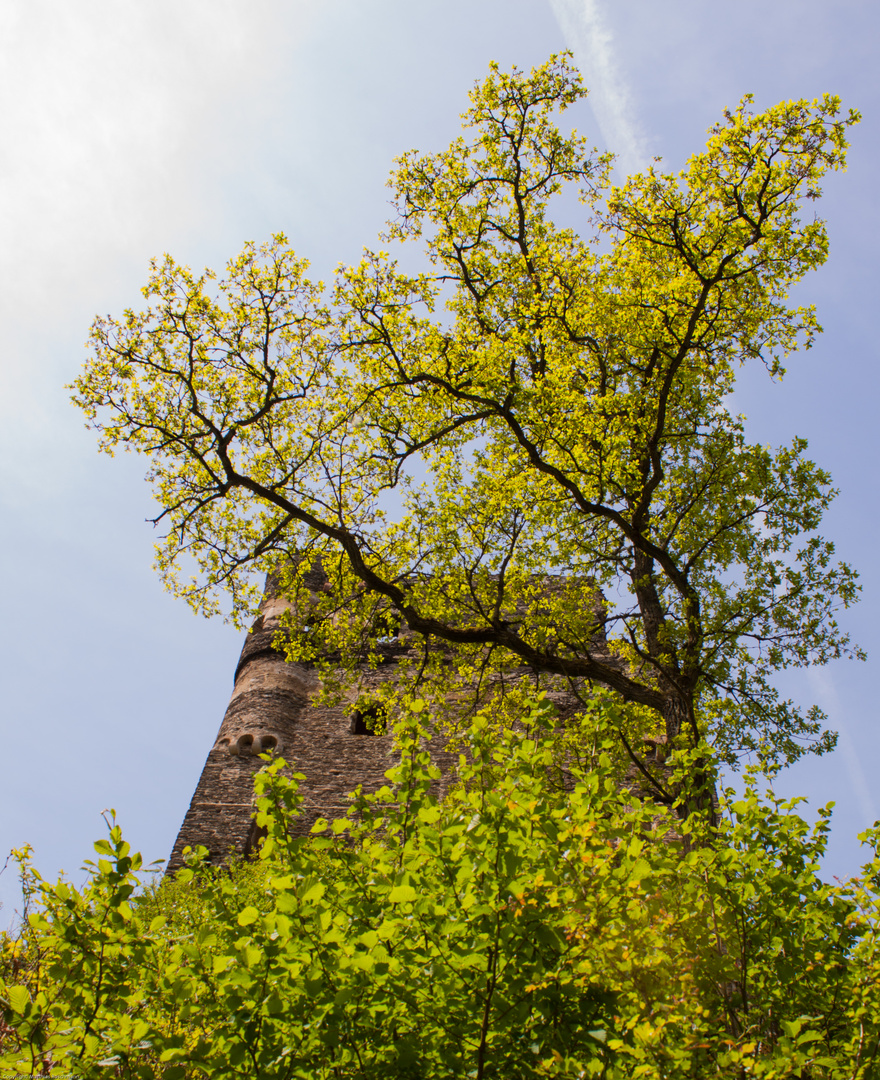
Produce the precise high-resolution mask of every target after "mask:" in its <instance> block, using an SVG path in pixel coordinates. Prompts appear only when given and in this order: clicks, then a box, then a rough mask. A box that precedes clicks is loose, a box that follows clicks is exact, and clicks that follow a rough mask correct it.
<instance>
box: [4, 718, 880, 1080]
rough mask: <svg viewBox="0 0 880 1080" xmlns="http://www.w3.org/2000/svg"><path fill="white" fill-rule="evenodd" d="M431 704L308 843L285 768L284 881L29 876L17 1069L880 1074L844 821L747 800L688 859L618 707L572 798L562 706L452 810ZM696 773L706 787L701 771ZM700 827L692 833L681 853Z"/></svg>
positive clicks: (272, 824) (264, 819) (10, 971)
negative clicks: (846, 871) (372, 782)
mask: <svg viewBox="0 0 880 1080" xmlns="http://www.w3.org/2000/svg"><path fill="white" fill-rule="evenodd" d="M423 715H424V713H423V707H422V705H421V702H416V703H414V704H413V705H412V706H411V708H410V712H409V716H410V718H411V719H410V722H409V723H408V724H404V725H402V727H403V729H404V730H402V732H401V734H400V744H401V755H402V756H401V763H400V765H399V766H397V767H396V768H395V769H393V770H391V772H390V773H389V774H388V779H389V783H388V786H386V787H384V788H383V789H382V790H380V791H379V792H377V793H376V794H373V795H364V794H363V793H359V794H356V796H355V798H354V799H353V802H352V808H351V811H350V813H349V815H348V817H347V818H346V819H344V820H340V821H334V822H332V823H329V822H319V823H318V826H316V831H315V833H314V835H313V836H312V837H311V838H310V839H308V840H307V841H302V840H296V839H292V838H291V837H290V834H289V829H288V825H289V822H290V819H291V815H293V814H295V813H296V811H297V807H298V804H299V796H298V793H297V783H296V778H295V777H293V778H292V777H290V776H289V775H288V773H287V771H286V769H285V766H284V763H283V762H282V761H280V760H276V761H273V762H271V763H269V764H267V767H266V768H265V769H264V770H263V771H262V772H261V773H260V774H259V775H258V777H257V806H258V823H259V824H260V825H261V826H262V827H263V828H264V829H265V832H266V839H265V841H264V842H263V845H262V848H261V851H260V858H259V860H258V861H256V862H253V863H238V864H233V865H230V866H229V867H227V868H226V869H224V870H222V871H217V870H214V869H211V868H209V867H206V866H204V865H201V864H200V862H199V856H198V853H196V854H195V855H194V856H193V859H192V861H191V864H190V866H189V867H188V868H187V869H185V870H183V871H181V872H180V873H179V874H178V875H177V877H176V879H174V880H166V881H163V882H162V883H161V884H160V885H158V886H155V887H152V888H147V889H145V890H144V889H141V890H140V891H138V890H139V881H140V879H139V877H138V871H139V870H140V868H141V864H140V859H139V857H138V856H133V855H131V854H130V852H129V849H128V845H127V844H126V843H125V842H124V840H123V839H122V835H121V832H120V829H119V827H118V826H117V825H116V824H115V822H113V821H111V822H110V829H109V836H108V838H107V839H106V840H102V841H99V843H98V844H96V845H95V847H96V850H97V853H98V858H97V860H96V862H95V863H94V864H91V865H90V878H89V882H88V884H87V886H86V887H85V888H84V889H82V890H77V889H75V888H73V886H71V885H70V884H69V883H67V882H64V881H62V882H58V883H55V884H52V883H49V882H46V881H44V880H43V879H42V878H41V877H40V876H39V875H38V874H37V873H36V871H34V870H33V869H32V868H31V866H30V863H29V861H28V859H27V855H26V853H24V854H22V856H21V857H22V866H23V874H24V882H25V888H26V892H27V895H28V897H29V899H30V902H31V907H32V908H35V910H32V911H31V912H30V914H29V915H28V918H27V920H26V923H25V924H24V925H23V926H22V928H21V931H20V933H19V934H18V936H17V937H14V936H9V937H6V938H5V939H4V941H3V951H2V971H0V976H2V981H0V997H2V1008H3V1014H2V1015H3V1025H4V1026H3V1027H2V1028H0V1065H2V1067H3V1068H6V1069H9V1070H12V1071H13V1072H19V1073H23V1074H25V1075H40V1074H41V1073H48V1074H49V1075H63V1074H65V1073H67V1074H71V1075H74V1076H82V1077H99V1076H101V1077H104V1076H121V1077H164V1078H168V1080H171V1078H176V1077H190V1076H192V1077H195V1076H212V1077H213V1076H229V1077H300V1078H309V1080H314V1078H328V1080H329V1078H331V1077H332V1078H334V1080H335V1078H343V1077H350V1078H367V1077H376V1078H379V1077H381V1078H389V1077H399V1078H405V1077H406V1078H410V1077H411V1078H417V1077H418V1078H435V1077H436V1078H441V1077H444V1078H445V1077H476V1078H480V1080H488V1078H490V1077H495V1078H503V1080H516V1078H519V1077H542V1076H554V1077H607V1078H608V1080H612V1078H621V1077H648V1078H655V1077H656V1078H661V1077H662V1078H664V1080H666V1078H670V1080H672V1078H679V1077H682V1078H683V1077H695V1078H697V1077H699V1078H702V1077H715V1076H719V1077H731V1078H733V1077H737V1078H739V1077H767V1078H770V1077H792V1076H802V1077H817V1078H818V1077H829V1078H835V1080H843V1078H844V1077H846V1078H857V1077H859V1078H869V1077H872V1076H876V1075H877V1074H878V1073H877V1070H878V1067H880V1065H878V1058H877V1054H878V1042H880V1023H878V1017H880V989H878V982H880V980H878V971H880V963H878V954H877V914H878V884H880V860H878V859H877V858H876V856H875V858H874V859H873V861H872V862H870V863H869V864H868V865H867V866H866V868H865V871H864V874H863V875H862V876H861V877H860V878H858V879H856V880H853V881H850V882H847V883H845V884H843V885H834V886H832V885H828V884H825V883H823V882H822V880H821V878H820V876H819V860H820V858H821V855H822V852H823V850H824V846H825V842H826V835H827V817H828V813H829V811H827V810H825V811H822V813H821V817H820V821H819V824H818V826H816V827H815V828H810V827H809V826H808V825H807V824H806V823H805V822H804V821H803V819H802V818H801V817H800V816H798V814H797V813H796V802H797V800H794V801H791V802H781V801H778V800H775V799H774V798H773V797H772V796H769V797H768V796H765V795H763V794H762V785H761V783H760V779H761V778H760V775H759V774H758V773H757V771H755V772H752V773H750V774H749V775H748V776H747V787H746V793H745V795H743V796H742V797H740V798H734V797H733V796H732V795H730V794H729V796H728V800H727V801H726V802H725V804H724V805H723V813H722V816H721V823H720V825H718V826H717V828H716V829H715V830H714V831H712V832H709V831H708V828H707V832H706V834H705V835H700V834H699V831H698V830H699V829H700V828H702V826H699V825H697V824H693V822H696V821H697V817H696V816H693V817H692V819H691V822H692V824H691V826H689V827H690V828H692V830H693V831H692V832H691V834H690V835H688V836H687V837H682V835H681V832H680V830H681V828H682V827H681V825H680V824H679V823H678V822H677V820H676V819H675V816H674V813H672V812H670V811H668V810H665V809H663V808H661V807H658V806H657V805H655V804H653V803H651V802H646V801H643V800H641V799H640V798H639V797H638V796H637V795H636V793H635V792H634V791H632V790H630V789H628V788H627V787H626V785H621V782H620V777H619V774H618V773H617V772H616V771H615V769H614V766H613V757H612V756H610V755H609V754H607V753H606V750H607V749H610V748H612V747H613V746H614V745H615V744H614V741H613V735H612V734H611V730H610V729H611V727H612V726H613V721H614V716H613V706H611V705H610V704H608V703H607V702H605V703H603V702H596V703H594V706H593V709H592V712H591V713H590V714H589V715H588V716H587V717H586V718H585V721H584V723H585V724H586V725H588V726H589V727H590V729H591V730H590V732H589V734H590V736H591V738H592V739H593V745H594V746H595V747H596V748H597V752H596V755H595V759H594V761H593V763H592V767H591V768H590V769H589V770H587V769H584V768H583V767H580V766H576V765H574V764H570V769H569V770H568V772H567V773H566V783H565V784H563V785H560V784H559V783H558V782H557V780H558V776H559V758H558V746H557V744H556V743H555V741H554V733H553V730H552V723H553V722H552V719H551V717H550V713H549V710H548V708H547V707H546V705H545V703H543V702H541V701H538V702H536V703H535V704H534V705H533V707H532V710H531V712H530V713H529V714H528V715H527V716H525V717H524V720H523V723H522V724H521V725H518V726H517V728H518V730H514V731H510V730H507V731H505V732H500V733H499V732H498V730H497V729H496V728H495V727H494V726H493V725H491V724H490V722H489V720H488V719H487V718H485V717H484V718H481V719H479V720H478V721H477V722H476V723H475V724H474V725H473V727H472V729H471V732H470V746H469V749H468V753H467V754H465V755H464V756H463V757H462V759H461V764H460V776H459V780H460V784H459V786H458V788H457V790H456V791H455V792H454V793H453V794H452V795H450V796H449V797H448V798H447V799H446V800H444V801H443V802H438V801H437V800H436V799H435V798H434V797H433V796H432V794H431V783H432V780H433V779H435V777H436V773H435V770H434V768H433V767H432V765H431V763H430V759H429V757H428V755H427V753H426V752H425V751H424V750H423V738H422V736H423V731H422V727H421V723H420V721H421V718H422V717H423ZM687 766H688V763H686V762H685V763H684V766H683V767H685V768H686V767H687ZM677 830H678V831H677ZM865 839H866V840H867V841H869V842H871V843H874V842H875V841H876V839H877V835H876V832H872V833H870V834H868V835H866V837H865Z"/></svg>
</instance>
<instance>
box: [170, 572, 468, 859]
mask: <svg viewBox="0 0 880 1080" xmlns="http://www.w3.org/2000/svg"><path fill="white" fill-rule="evenodd" d="M285 607H286V601H285V600H284V599H283V598H281V597H279V596H278V595H276V593H275V591H274V588H273V585H272V582H271V580H269V581H267V586H266V593H265V597H264V600H263V603H262V605H261V613H260V616H259V618H258V619H257V620H256V622H255V623H254V625H253V627H252V629H251V631H250V633H249V634H248V636H247V638H246V639H245V643H244V648H243V649H242V651H241V657H240V659H239V661H238V666H237V668H236V670H235V685H234V688H233V691H232V697H231V699H230V702H229V707H228V708H227V710H226V714H225V716H224V717H223V722H222V723H221V725H220V730H219V732H218V733H217V738H216V740H215V742H214V745H213V747H212V748H211V751H210V753H209V754H208V759H207V761H206V762H205V767H204V769H203V770H202V775H201V777H200V779H199V782H198V785H197V786H196V790H195V794H194V795H193V797H192V801H191V802H190V806H189V810H188V811H187V814H186V817H185V818H184V820H183V824H182V825H181V828H180V832H179V833H178V836H177V840H176V842H175V844H174V848H173V850H172V852H171V857H170V859H169V860H168V867H167V869H168V871H174V870H176V869H179V867H180V866H181V865H182V863H183V851H184V848H186V847H191V848H193V849H194V848H195V847H196V846H197V845H202V846H204V847H206V848H207V849H208V852H209V861H210V862H212V863H215V864H218V863H220V862H222V861H223V860H224V859H225V858H226V857H228V856H229V855H230V854H232V853H235V854H238V855H247V854H249V853H250V851H251V850H252V849H253V847H254V845H255V842H256V836H257V834H256V829H255V827H254V825H253V822H252V820H251V813H252V808H253V777H254V773H255V772H256V771H257V770H258V769H259V768H260V767H261V766H262V765H263V762H262V761H261V760H260V758H259V755H260V754H261V753H265V752H266V751H267V750H271V751H273V752H275V753H278V754H280V755H281V756H283V757H284V759H285V760H286V761H287V762H288V763H289V764H290V765H291V766H292V767H293V768H294V770H295V771H296V772H299V773H302V774H304V775H305V780H304V781H302V782H301V784H300V794H301V795H302V796H303V807H302V812H301V815H300V817H299V818H298V819H297V821H296V822H295V824H294V831H295V832H296V833H297V834H299V835H305V834H307V833H308V832H309V831H310V830H311V827H312V825H313V824H314V822H315V821H316V820H317V819H318V818H321V817H326V818H334V817H340V816H342V815H343V814H344V813H345V810H346V809H347V807H348V799H347V795H348V794H349V793H350V792H351V791H353V790H354V789H355V788H356V787H357V786H358V785H359V784H362V785H363V787H364V789H365V790H367V791H375V790H376V789H377V788H379V787H381V786H382V784H383V783H385V782H386V780H385V772H386V771H387V770H388V769H389V768H390V767H391V765H392V764H393V761H392V756H391V755H392V749H393V736H392V735H390V734H373V733H372V731H371V727H372V725H371V722H370V717H369V716H365V715H361V714H360V713H358V712H352V711H351V704H352V703H351V702H343V703H342V704H340V705H338V706H335V707H327V706H324V705H320V704H316V703H315V702H314V701H313V700H312V699H313V697H314V695H315V693H316V691H317V690H318V689H319V681H318V678H317V675H316V673H315V672H314V670H312V669H310V668H309V667H308V666H306V665H303V664H297V663H289V662H288V661H286V660H285V658H284V656H283V654H282V653H280V652H278V651H277V650H276V649H274V648H273V647H272V641H273V639H274V636H275V633H276V631H277V630H278V629H279V625H280V623H279V618H280V616H281V614H282V612H283V611H284V609H285ZM380 650H381V651H382V654H383V663H382V664H381V666H380V667H379V668H377V669H375V670H373V669H370V668H368V667H367V666H366V665H365V667H364V669H363V671H362V673H361V677H360V685H359V687H358V693H359V696H360V697H364V696H366V697H367V698H368V697H369V696H370V695H369V691H370V687H371V685H372V686H374V685H377V684H378V683H381V682H387V681H388V680H394V678H395V668H396V664H397V660H398V658H399V656H400V655H401V653H402V652H403V651H404V650H405V646H401V645H394V644H392V645H388V646H380ZM452 757H453V755H451V754H446V753H445V752H444V751H442V749H438V750H437V751H436V752H435V753H434V758H435V761H436V763H437V764H438V765H440V767H441V768H444V767H445V771H446V774H447V775H448V769H449V766H450V765H451V763H452V761H451V759H452ZM447 758H449V759H450V760H449V761H447V760H446V759H447ZM441 783H442V781H441Z"/></svg>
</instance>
